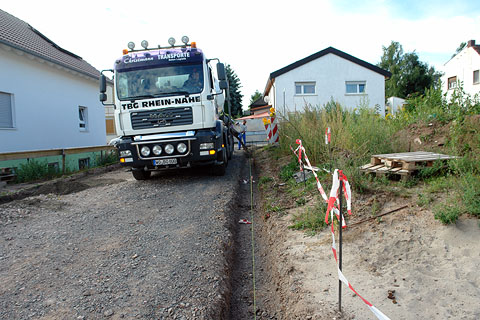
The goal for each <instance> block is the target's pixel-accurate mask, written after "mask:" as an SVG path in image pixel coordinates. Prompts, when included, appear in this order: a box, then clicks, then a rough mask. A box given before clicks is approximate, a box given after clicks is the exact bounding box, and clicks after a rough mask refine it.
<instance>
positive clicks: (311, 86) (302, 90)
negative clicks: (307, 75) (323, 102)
mask: <svg viewBox="0 0 480 320" xmlns="http://www.w3.org/2000/svg"><path fill="white" fill-rule="evenodd" d="M295 94H315V82H295Z"/></svg>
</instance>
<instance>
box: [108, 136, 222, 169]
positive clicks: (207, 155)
mask: <svg viewBox="0 0 480 320" xmlns="http://www.w3.org/2000/svg"><path fill="white" fill-rule="evenodd" d="M220 129H221V128H220ZM222 135H223V132H222V131H220V132H218V128H215V129H213V128H212V129H202V130H196V131H187V132H176V133H168V134H152V135H144V136H135V137H122V138H120V141H119V143H118V144H117V147H118V151H119V156H120V163H121V164H122V165H123V166H129V167H133V168H134V169H135V170H144V171H153V170H162V169H168V168H188V167H193V166H202V165H217V166H218V165H221V164H222V163H223V159H224V158H225V157H224V156H223V153H224V152H226V151H225V150H227V149H226V148H225V146H224V145H223V140H224V139H223V136H222Z"/></svg>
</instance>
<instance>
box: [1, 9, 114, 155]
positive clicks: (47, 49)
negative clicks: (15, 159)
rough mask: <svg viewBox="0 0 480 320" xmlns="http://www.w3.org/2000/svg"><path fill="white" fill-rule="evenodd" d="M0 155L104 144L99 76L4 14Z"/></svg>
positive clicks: (71, 55)
mask: <svg viewBox="0 0 480 320" xmlns="http://www.w3.org/2000/svg"><path fill="white" fill-rule="evenodd" d="M0 70H1V72H0V140H1V141H2V142H1V143H0V154H2V153H9V152H24V151H34V150H50V149H63V148H80V147H91V146H103V145H105V144H106V134H105V132H106V128H105V110H104V107H103V105H102V104H101V103H100V102H99V99H98V92H99V91H98V79H99V75H100V72H99V71H98V70H96V69H95V68H94V67H93V66H91V65H90V64H89V63H88V62H86V61H85V60H83V59H82V58H81V57H79V56H78V55H76V54H74V53H72V52H69V51H67V50H65V49H63V48H61V47H60V46H58V45H57V44H55V43H54V42H53V41H52V40H50V39H49V38H47V36H45V35H44V34H42V33H41V32H40V31H38V30H37V29H35V28H34V27H32V26H31V25H29V24H28V23H26V22H24V21H22V20H20V19H18V18H16V17H14V16H12V15H10V14H9V13H7V12H5V11H3V10H0Z"/></svg>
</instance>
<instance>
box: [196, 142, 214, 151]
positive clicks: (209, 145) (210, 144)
mask: <svg viewBox="0 0 480 320" xmlns="http://www.w3.org/2000/svg"><path fill="white" fill-rule="evenodd" d="M214 147H215V145H214V144H213V142H207V143H200V150H207V149H213V148H214Z"/></svg>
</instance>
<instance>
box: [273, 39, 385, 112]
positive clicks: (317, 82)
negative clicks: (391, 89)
mask: <svg viewBox="0 0 480 320" xmlns="http://www.w3.org/2000/svg"><path fill="white" fill-rule="evenodd" d="M390 76H391V74H390V72H388V71H385V70H383V69H381V68H379V67H377V66H375V65H373V64H370V63H368V62H365V61H363V60H360V59H358V58H355V57H353V56H351V55H349V54H347V53H345V52H342V51H340V50H337V49H335V48H332V47H328V48H326V49H324V50H322V51H319V52H317V53H314V54H312V55H310V56H308V57H306V58H304V59H301V60H299V61H297V62H294V63H292V64H290V65H288V66H286V67H284V68H281V69H279V70H277V71H274V72H272V73H271V74H270V77H269V78H268V81H267V85H266V87H265V91H264V96H265V97H268V98H267V100H268V102H269V103H270V104H271V105H272V106H274V107H275V109H276V110H277V112H280V113H282V114H287V113H288V112H294V111H302V110H303V108H304V107H305V105H306V104H310V105H312V106H323V105H325V104H326V103H328V102H330V101H332V99H333V100H334V101H336V102H339V103H340V104H341V105H342V106H344V107H347V108H349V109H354V108H355V107H358V106H361V105H368V106H370V107H372V108H373V107H375V108H377V109H378V112H379V113H380V114H382V115H384V114H385V78H388V77H390Z"/></svg>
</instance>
